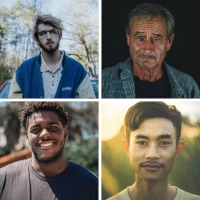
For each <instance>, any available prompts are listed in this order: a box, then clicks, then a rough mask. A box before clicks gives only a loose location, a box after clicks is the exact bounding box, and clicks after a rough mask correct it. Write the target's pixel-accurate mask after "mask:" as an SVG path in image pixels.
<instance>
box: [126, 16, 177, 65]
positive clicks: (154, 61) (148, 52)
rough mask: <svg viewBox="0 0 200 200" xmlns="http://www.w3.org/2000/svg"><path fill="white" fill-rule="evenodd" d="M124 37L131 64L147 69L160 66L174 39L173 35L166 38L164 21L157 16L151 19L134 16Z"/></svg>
mask: <svg viewBox="0 0 200 200" xmlns="http://www.w3.org/2000/svg"><path fill="white" fill-rule="evenodd" d="M126 37H127V44H128V46H129V52H130V55H131V57H132V59H133V65H134V66H137V67H140V68H147V69H152V68H154V67H161V66H162V62H163V60H164V58H165V56H166V52H167V51H168V50H169V49H170V48H171V45H172V42H173V39H174V35H172V36H171V38H170V39H168V38H167V26H166V22H165V21H164V19H162V18H161V17H159V16H157V17H154V18H151V19H137V18H134V19H133V23H132V26H131V29H130V35H129V34H128V33H127V34H126Z"/></svg>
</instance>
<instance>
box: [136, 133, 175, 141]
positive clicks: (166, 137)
mask: <svg viewBox="0 0 200 200" xmlns="http://www.w3.org/2000/svg"><path fill="white" fill-rule="evenodd" d="M171 137H172V135H170V134H168V133H164V134H162V135H159V136H158V137H157V139H158V140H160V139H170V138H171ZM135 138H136V139H147V140H148V139H149V137H148V136H146V135H142V134H137V135H136V136H135Z"/></svg>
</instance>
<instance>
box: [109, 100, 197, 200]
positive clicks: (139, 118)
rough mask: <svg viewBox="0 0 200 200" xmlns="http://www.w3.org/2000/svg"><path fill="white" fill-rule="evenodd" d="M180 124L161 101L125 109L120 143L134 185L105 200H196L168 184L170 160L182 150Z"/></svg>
mask: <svg viewBox="0 0 200 200" xmlns="http://www.w3.org/2000/svg"><path fill="white" fill-rule="evenodd" d="M181 122H182V117H181V113H180V112H179V111H178V110H177V109H176V107H175V106H168V105H166V104H165V103H163V102H139V103H137V104H135V105H133V106H132V107H130V108H129V109H128V111H127V113H126V116H125V119H124V123H125V128H126V139H124V140H122V144H123V147H124V148H125V151H126V153H127V155H128V156H129V160H130V164H131V168H132V169H133V171H134V173H135V182H134V183H133V185H131V186H128V187H127V188H126V189H124V190H123V191H121V192H120V193H118V194H116V195H114V196H112V197H111V198H109V200H151V199H152V200H200V196H197V195H194V194H191V193H188V192H185V191H183V190H181V189H180V188H178V187H176V186H172V185H170V184H169V183H168V175H169V173H170V172H171V170H172V168H173V164H174V161H175V159H176V157H177V156H178V155H179V154H180V153H181V151H182V150H183V148H184V143H183V141H181V140H180V136H181Z"/></svg>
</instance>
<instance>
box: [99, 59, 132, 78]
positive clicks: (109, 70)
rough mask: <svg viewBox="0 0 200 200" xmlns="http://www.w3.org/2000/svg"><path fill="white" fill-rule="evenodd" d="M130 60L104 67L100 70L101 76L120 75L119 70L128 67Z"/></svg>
mask: <svg viewBox="0 0 200 200" xmlns="http://www.w3.org/2000/svg"><path fill="white" fill-rule="evenodd" d="M130 60H131V58H128V59H127V60H126V61H124V62H119V63H117V64H116V65H114V66H110V67H106V68H104V69H103V70H102V76H103V77H104V76H107V75H116V76H118V74H119V73H121V70H122V69H124V68H126V67H130Z"/></svg>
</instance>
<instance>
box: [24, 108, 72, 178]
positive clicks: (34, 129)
mask: <svg viewBox="0 0 200 200" xmlns="http://www.w3.org/2000/svg"><path fill="white" fill-rule="evenodd" d="M27 139H28V141H29V144H30V148H31V150H32V166H33V167H34V168H35V169H36V170H37V171H39V172H40V173H42V174H44V175H47V176H54V175H56V174H58V173H60V172H62V171H63V170H64V169H65V168H66V166H67V163H66V161H65V156H64V145H65V141H66V140H67V139H68V129H67V126H65V127H64V126H63V125H62V123H61V121H60V120H59V118H58V116H57V114H56V113H55V112H52V111H39V112H37V113H33V114H32V115H31V116H30V117H29V120H28V128H27Z"/></svg>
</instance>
